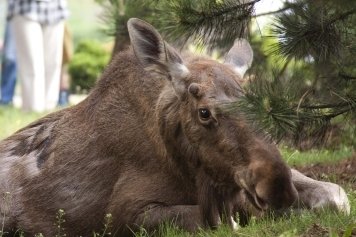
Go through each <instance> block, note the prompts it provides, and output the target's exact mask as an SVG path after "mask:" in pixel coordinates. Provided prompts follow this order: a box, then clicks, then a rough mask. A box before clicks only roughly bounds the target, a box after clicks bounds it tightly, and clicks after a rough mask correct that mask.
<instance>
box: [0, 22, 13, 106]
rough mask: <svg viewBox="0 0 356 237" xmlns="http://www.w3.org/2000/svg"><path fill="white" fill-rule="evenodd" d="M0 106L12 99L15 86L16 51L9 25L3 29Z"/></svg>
mask: <svg viewBox="0 0 356 237" xmlns="http://www.w3.org/2000/svg"><path fill="white" fill-rule="evenodd" d="M1 68H2V70H1V87H0V92H1V93H0V95H1V98H0V104H9V103H11V102H12V98H13V97H14V92H15V85H16V50H15V39H14V35H13V33H12V32H11V27H10V23H9V22H7V24H6V29H5V42H4V50H3V57H2V65H1Z"/></svg>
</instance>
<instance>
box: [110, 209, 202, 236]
mask: <svg viewBox="0 0 356 237" xmlns="http://www.w3.org/2000/svg"><path fill="white" fill-rule="evenodd" d="M119 221H120V220H119ZM127 221H128V222H129V223H127V224H126V226H121V228H120V229H121V230H119V232H120V233H118V235H119V236H133V235H134V232H138V231H139V230H140V229H141V228H143V229H145V230H146V231H148V232H152V231H155V230H158V227H159V225H161V224H163V223H168V224H173V225H174V226H177V227H179V228H181V229H183V230H186V231H189V232H194V231H197V230H198V228H199V227H202V224H203V222H202V220H201V215H200V212H199V208H198V206H197V205H174V206H164V205H161V204H159V205H157V204H149V205H147V206H146V207H145V208H143V209H142V211H138V214H136V215H134V216H133V220H131V221H130V220H127ZM122 224H124V223H121V225H122ZM114 225H115V223H114ZM114 228H115V227H114ZM114 231H115V230H114Z"/></svg>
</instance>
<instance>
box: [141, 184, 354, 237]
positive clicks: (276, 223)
mask: <svg viewBox="0 0 356 237" xmlns="http://www.w3.org/2000/svg"><path fill="white" fill-rule="evenodd" d="M349 191H350V192H348V196H349V200H350V202H351V214H350V216H346V215H344V214H340V213H335V212H334V211H331V210H322V211H319V212H312V211H308V210H303V211H301V212H298V213H297V212H295V213H292V214H291V215H289V216H284V217H279V218H272V217H265V218H262V219H259V220H257V219H252V221H251V222H250V224H249V225H248V226H246V227H243V228H239V229H238V230H236V231H233V230H231V229H230V228H229V227H227V226H221V227H219V228H218V229H217V230H214V231H212V230H209V231H206V230H200V231H199V232H198V233H195V234H190V233H188V232H185V231H182V230H179V229H177V228H174V227H172V225H169V224H165V225H162V226H161V228H160V230H159V231H157V236H172V237H185V236H192V237H221V236H249V237H255V236H258V237H262V236H266V237H270V236H279V237H294V236H301V235H303V234H305V233H311V232H313V233H314V235H307V236H333V237H334V236H335V237H336V236H342V237H350V236H351V234H348V233H347V230H349V231H350V230H351V229H355V228H356V208H355V205H356V191H351V190H349ZM320 232H322V233H323V234H322V233H320ZM147 236H150V235H149V234H147V232H146V231H145V230H141V231H140V232H139V233H137V234H136V237H147Z"/></svg>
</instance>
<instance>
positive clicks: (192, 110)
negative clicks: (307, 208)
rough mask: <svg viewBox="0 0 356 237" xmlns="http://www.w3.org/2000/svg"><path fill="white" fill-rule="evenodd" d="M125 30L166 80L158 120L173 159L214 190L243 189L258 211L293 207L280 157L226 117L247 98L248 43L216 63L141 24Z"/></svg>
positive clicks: (235, 116) (237, 117)
mask: <svg viewBox="0 0 356 237" xmlns="http://www.w3.org/2000/svg"><path fill="white" fill-rule="evenodd" d="M128 30H129V34H130V38H131V43H132V47H133V50H134V53H135V55H136V57H137V58H138V60H139V61H140V63H141V64H142V66H143V67H144V68H145V70H146V71H148V72H149V73H151V74H152V75H155V76H156V77H162V80H165V85H164V88H163V90H162V92H161V94H160V96H159V99H158V101H157V103H156V116H157V121H158V126H159V129H160V134H161V138H162V140H163V142H164V144H165V146H166V149H167V152H168V153H169V154H170V155H171V156H172V157H173V158H172V159H173V160H175V162H181V163H187V164H188V165H186V166H183V167H188V168H189V169H190V173H194V172H197V170H199V172H203V173H204V174H205V175H206V176H205V177H206V178H207V179H209V180H210V181H209V182H210V183H211V185H212V186H214V187H227V189H234V190H239V191H240V190H241V189H243V190H244V191H245V192H246V193H247V195H248V196H249V197H250V200H251V201H252V202H253V203H254V204H255V205H256V206H257V207H258V208H260V209H265V208H267V207H268V206H270V207H272V208H277V209H278V208H283V207H287V206H290V205H291V204H292V203H293V201H294V200H295V198H296V191H295V188H294V186H293V185H292V182H291V173H290V170H289V168H288V167H287V166H286V165H285V163H284V162H283V161H282V159H281V156H280V154H279V152H278V150H277V149H276V147H275V146H274V145H272V144H269V143H267V142H266V141H264V139H262V138H259V137H258V136H257V135H256V133H255V132H254V131H253V129H251V128H250V126H249V124H248V122H247V121H246V120H245V119H244V116H243V115H242V113H241V114H239V113H238V111H237V112H234V113H229V112H227V110H226V105H228V104H229V103H231V102H236V101H237V100H238V99H239V97H241V95H242V93H243V92H242V88H241V85H240V82H241V80H242V77H243V75H244V73H245V71H246V70H247V69H248V67H249V66H250V65H251V63H252V57H253V53H252V49H251V47H250V45H249V44H248V43H247V41H245V40H241V39H240V40H237V41H236V42H235V44H234V46H233V47H232V48H231V49H230V51H229V52H228V54H227V55H226V57H225V62H224V63H219V62H217V61H215V60H211V59H206V58H197V57H187V58H185V59H183V58H182V57H181V56H180V54H179V53H178V52H176V51H175V50H174V49H173V48H172V47H171V46H170V45H169V44H167V43H166V42H165V41H164V40H163V39H162V38H161V36H160V35H159V33H158V32H157V31H156V30H155V29H154V28H153V27H152V26H151V25H149V24H147V23H146V22H144V21H141V20H139V19H130V20H129V22H128ZM191 175H192V174H191ZM193 176H194V174H193Z"/></svg>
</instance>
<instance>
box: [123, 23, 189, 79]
mask: <svg viewBox="0 0 356 237" xmlns="http://www.w3.org/2000/svg"><path fill="white" fill-rule="evenodd" d="M127 28H128V31H129V35H130V40H131V44H132V47H133V50H134V52H135V55H136V57H137V58H138V59H139V61H140V62H141V63H142V65H143V66H144V68H145V69H146V70H148V71H154V72H156V73H159V74H163V75H167V74H168V75H170V76H171V77H172V78H176V79H179V78H183V77H185V76H186V75H187V74H188V72H189V71H188V69H187V68H186V67H185V66H184V64H183V60H182V59H181V57H180V55H179V54H178V53H177V52H176V51H175V50H174V49H173V48H172V47H171V46H170V45H168V44H167V43H166V42H165V41H164V40H163V39H162V37H161V35H160V34H159V33H158V32H157V30H156V29H155V28H154V27H153V26H151V25H150V24H148V23H147V22H145V21H142V20H140V19H137V18H131V19H130V20H128V22H127ZM174 84H177V83H176V82H174Z"/></svg>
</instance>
